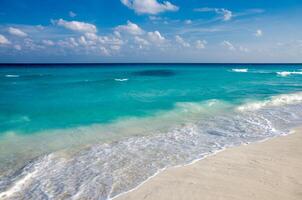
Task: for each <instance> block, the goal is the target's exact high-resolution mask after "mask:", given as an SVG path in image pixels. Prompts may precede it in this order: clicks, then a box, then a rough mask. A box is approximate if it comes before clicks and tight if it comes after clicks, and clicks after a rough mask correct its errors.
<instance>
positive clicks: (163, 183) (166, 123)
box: [0, 64, 302, 200]
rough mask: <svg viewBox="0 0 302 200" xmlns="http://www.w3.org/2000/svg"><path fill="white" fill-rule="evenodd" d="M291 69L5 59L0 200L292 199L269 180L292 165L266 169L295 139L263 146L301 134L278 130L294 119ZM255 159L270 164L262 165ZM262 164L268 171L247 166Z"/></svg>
mask: <svg viewBox="0 0 302 200" xmlns="http://www.w3.org/2000/svg"><path fill="white" fill-rule="evenodd" d="M71 67H72V70H71ZM300 69H301V66H300V65H287V64H284V65H262V64H259V65H244V66H242V65H240V64H238V65H230V64H229V65H227V64H219V65H208V64H201V65H199V64H198V65H190V64H181V65H173V64H163V65H161V64H160V65H153V64H140V65H126V64H118V65H115V66H111V65H102V64H96V65H85V64H83V65H54V66H48V65H43V64H41V65H35V66H34V67H33V66H31V67H29V66H27V65H20V66H15V67H10V66H3V67H2V68H1V69H0V85H1V87H2V88H3V89H2V90H0V96H1V97H3V98H0V111H1V112H0V199H7V200H10V199H12V200H15V199H47V198H48V199H53V198H54V197H55V199H65V198H66V197H68V199H100V200H107V199H112V198H118V197H119V198H128V199H142V198H143V197H145V196H146V195H147V196H146V198H151V199H152V198H154V199H173V198H174V197H175V198H174V199H177V198H180V199H200V198H201V197H203V198H206V197H212V198H214V199H215V200H216V199H219V198H220V197H221V198H220V199H226V197H225V195H227V194H228V192H230V194H229V195H228V196H229V197H230V199H236V197H238V198H239V199H247V197H246V195H249V196H250V197H251V198H253V197H255V198H256V197H257V198H258V199H263V198H260V197H259V196H261V195H263V194H262V192H263V191H266V192H267V194H268V195H271V196H272V195H273V197H274V199H275V196H276V195H278V193H276V192H272V191H279V192H280V194H282V195H283V196H281V197H282V198H283V199H289V198H287V196H286V197H284V195H286V194H288V193H290V194H292V193H295V191H294V192H293V191H290V192H287V191H283V190H285V189H284V188H287V187H288V188H290V189H291V188H294V187H293V186H291V184H289V183H287V182H286V184H285V185H286V186H287V187H283V186H282V184H283V182H280V183H279V182H278V181H277V180H282V181H283V180H287V179H286V178H284V177H278V176H281V175H284V174H282V173H283V172H284V171H286V172H288V171H293V170H292V166H290V165H289V166H286V167H289V169H290V170H289V169H287V168H284V169H283V168H280V169H279V168H278V169H277V168H275V167H276V166H283V165H284V163H286V164H288V163H291V162H292V161H288V160H284V159H285V158H288V159H289V158H291V157H292V156H295V155H296V153H298V152H299V151H298V150H295V149H293V152H287V151H288V150H289V149H291V148H294V147H295V145H292V144H290V143H288V144H289V146H290V147H286V150H287V151H286V152H285V153H287V154H288V155H287V154H285V153H284V149H274V148H275V147H274V148H272V147H270V145H269V146H267V145H266V144H270V143H271V141H272V142H273V141H279V140H280V143H281V142H282V145H280V148H281V147H284V148H285V146H286V145H287V143H286V141H287V140H288V139H287V138H291V137H298V136H294V135H293V136H292V135H291V136H288V137H280V138H279V136H283V135H287V134H289V133H290V130H292V129H293V128H295V127H299V126H300V125H301V124H302V91H301V88H302V76H300V75H299V74H296V72H297V71H299V70H300ZM288 72H290V73H288ZM280 74H282V75H280ZM274 138H277V139H274ZM265 140H268V142H263V143H260V144H259V145H261V146H262V145H264V146H263V148H262V147H261V148H260V147H259V148H258V143H259V142H261V141H265ZM293 140H294V142H297V141H296V140H295V139H293ZM283 142H285V143H284V144H283ZM255 143H257V144H255ZM245 144H251V145H247V146H246V145H245ZM253 146H256V147H255V149H254V148H253ZM296 146H297V145H296ZM237 147H238V148H237ZM268 147H269V150H270V151H269V150H267V148H268ZM276 147H278V145H276ZM250 148H252V150H253V151H252V150H249V151H252V152H254V153H252V154H249V153H248V152H249V151H248V149H250ZM225 149H226V150H225ZM262 149H264V150H262ZM269 152H270V154H269ZM300 152H301V151H300ZM216 154H217V155H216ZM258 154H259V155H260V156H264V157H259V158H258V157H255V155H257V156H259V155H258ZM300 154H301V153H300ZM297 157H299V158H297V160H299V159H300V157H301V156H299V155H297ZM263 159H264V161H270V160H273V161H274V162H272V163H270V162H267V163H264V165H263V166H262V165H260V164H259V162H262V160H263ZM280 159H281V160H280ZM197 160H200V162H197ZM277 161H280V163H281V164H279V163H278V162H277ZM192 162H193V163H195V164H192V165H190V164H191V163H192ZM184 165H187V167H177V166H184ZM270 165H272V166H273V167H274V168H272V169H268V170H264V171H261V170H260V171H259V172H258V171H257V170H256V169H258V168H257V167H259V166H260V169H264V168H265V167H267V166H270ZM251 166H252V168H251ZM253 167H254V168H255V169H254V168H253ZM250 168H251V169H250ZM296 168H297V169H301V166H300V168H298V167H296ZM220 169H224V170H226V169H228V170H227V171H223V170H222V171H220ZM253 169H254V171H253ZM256 172H258V173H256ZM264 172H265V173H264ZM281 172H282V173H281ZM237 173H243V174H237ZM222 174H223V175H224V176H222ZM228 174H229V176H226V175H228ZM263 174H264V175H265V176H264V175H263ZM276 174H277V175H276ZM268 175H270V176H271V177H273V178H275V179H274V180H269V179H268V180H267V177H266V176H268ZM249 176H251V177H249ZM152 177H153V178H152ZM154 177H155V178H154ZM257 177H258V178H257ZM291 177H294V178H293V180H296V182H298V180H301V178H300V179H299V178H298V175H291ZM253 178H257V179H255V180H254V179H253ZM201 181H203V182H201ZM229 181H231V182H229ZM232 181H233V182H232ZM272 183H274V184H275V183H277V184H279V186H278V185H277V186H276V185H273V186H270V185H269V184H272ZM281 183H282V184H281ZM236 184H237V185H236ZM152 185H153V186H152ZM140 186H141V187H140ZM226 186H229V187H230V188H228V187H226ZM231 186H232V187H231ZM243 186H248V188H245V187H243ZM266 187H267V189H264V188H266ZM272 187H274V188H272ZM278 187H280V188H278ZM136 188H139V189H138V190H133V189H136ZM144 188H146V189H145V190H143V189H144ZM129 191H130V192H129ZM131 191H134V192H131ZM140 191H142V192H141V193H139V192H140ZM151 191H156V193H155V192H151ZM150 192H151V194H150V195H149V193H150ZM236 192H241V193H243V194H242V195H238V194H237V193H236ZM137 193H139V194H140V195H143V197H142V196H135V195H138V194H137ZM121 194H127V195H121ZM252 194H253V195H259V196H253V195H252ZM129 195H130V196H129ZM132 195H134V196H132ZM157 195H160V197H159V196H157ZM176 197H177V198H176ZM187 197H188V198H187ZM243 197H244V198H243ZM206 199H207V198H206Z"/></svg>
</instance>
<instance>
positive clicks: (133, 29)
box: [116, 21, 144, 35]
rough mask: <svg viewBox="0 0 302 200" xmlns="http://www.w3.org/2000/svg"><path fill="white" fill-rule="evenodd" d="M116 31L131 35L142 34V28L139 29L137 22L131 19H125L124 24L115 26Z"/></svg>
mask: <svg viewBox="0 0 302 200" xmlns="http://www.w3.org/2000/svg"><path fill="white" fill-rule="evenodd" d="M116 30H117V31H120V32H126V33H129V34H131V35H142V34H144V30H143V29H141V28H140V27H139V26H138V25H137V24H134V23H132V22H131V21H127V24H126V25H120V26H117V27H116Z"/></svg>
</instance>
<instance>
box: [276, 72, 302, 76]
mask: <svg viewBox="0 0 302 200" xmlns="http://www.w3.org/2000/svg"><path fill="white" fill-rule="evenodd" d="M292 74H295V75H297V74H299V75H302V72H296V71H293V72H290V71H282V72H277V75H279V76H283V77H285V76H289V75H292Z"/></svg>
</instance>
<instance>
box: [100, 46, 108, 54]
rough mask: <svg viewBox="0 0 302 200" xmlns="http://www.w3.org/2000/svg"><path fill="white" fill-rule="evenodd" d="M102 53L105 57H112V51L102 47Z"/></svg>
mask: <svg viewBox="0 0 302 200" xmlns="http://www.w3.org/2000/svg"><path fill="white" fill-rule="evenodd" d="M100 52H101V55H103V56H110V51H109V50H108V49H107V48H106V47H103V46H102V47H100Z"/></svg>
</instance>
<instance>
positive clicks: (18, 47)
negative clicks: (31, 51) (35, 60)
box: [14, 44, 22, 51]
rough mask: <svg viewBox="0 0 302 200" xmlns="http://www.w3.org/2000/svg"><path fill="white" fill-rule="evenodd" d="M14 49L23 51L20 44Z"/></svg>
mask: <svg viewBox="0 0 302 200" xmlns="http://www.w3.org/2000/svg"><path fill="white" fill-rule="evenodd" d="M14 49H16V50H18V51H21V50H22V47H21V46H20V45H19V44H16V45H14Z"/></svg>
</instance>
